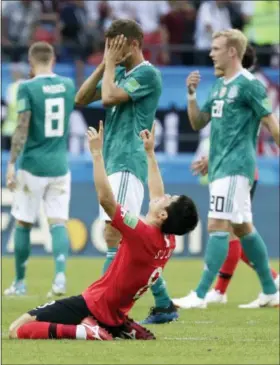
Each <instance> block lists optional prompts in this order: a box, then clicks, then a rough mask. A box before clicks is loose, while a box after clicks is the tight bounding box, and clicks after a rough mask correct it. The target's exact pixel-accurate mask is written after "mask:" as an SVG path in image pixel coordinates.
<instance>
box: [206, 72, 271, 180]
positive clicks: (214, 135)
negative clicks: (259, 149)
mask: <svg viewBox="0 0 280 365" xmlns="http://www.w3.org/2000/svg"><path fill="white" fill-rule="evenodd" d="M202 111H203V112H206V113H209V114H210V115H211V138H210V154H209V181H210V182H212V181H214V180H217V179H220V178H223V177H226V176H234V175H241V176H245V177H247V178H248V179H249V180H250V183H253V180H254V174H255V165H256V143H257V136H258V131H259V128H260V121H261V119H262V118H263V117H264V116H266V115H268V114H271V112H272V110H271V105H270V103H269V100H268V97H267V93H266V90H265V87H264V86H263V85H262V83H261V82H260V81H259V80H257V79H256V78H255V76H253V75H252V74H251V73H250V72H248V71H247V70H244V69H243V70H242V71H241V72H240V73H239V74H238V75H236V76H235V77H234V78H233V79H231V80H227V82H226V81H225V80H224V78H220V79H218V80H217V81H216V82H215V84H214V85H213V88H212V90H211V92H210V96H209V98H208V100H207V102H206V103H205V105H204V106H203V108H202Z"/></svg>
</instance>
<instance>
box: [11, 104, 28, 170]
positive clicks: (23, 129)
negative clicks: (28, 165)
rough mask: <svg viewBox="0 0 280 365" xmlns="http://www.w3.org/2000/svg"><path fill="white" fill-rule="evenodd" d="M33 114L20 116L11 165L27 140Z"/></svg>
mask: <svg viewBox="0 0 280 365" xmlns="http://www.w3.org/2000/svg"><path fill="white" fill-rule="evenodd" d="M30 117H31V112H30V111H26V112H23V113H21V114H19V120H18V125H17V127H16V130H15V132H14V134H13V137H12V143H11V151H10V163H12V164H14V163H15V162H16V160H17V158H18V156H19V154H20V153H21V151H22V149H23V146H24V145H25V142H26V140H27V136H28V129H29V122H30Z"/></svg>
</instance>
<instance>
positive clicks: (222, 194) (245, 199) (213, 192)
mask: <svg viewBox="0 0 280 365" xmlns="http://www.w3.org/2000/svg"><path fill="white" fill-rule="evenodd" d="M250 189H251V186H250V183H249V179H248V178H247V177H245V176H239V175H237V176H227V177H224V178H221V179H218V180H215V181H213V182H212V183H210V184H209V192H210V209H209V214H208V217H209V218H216V219H225V220H229V221H231V222H232V223H236V224H241V223H244V222H252V211H251V198H250Z"/></svg>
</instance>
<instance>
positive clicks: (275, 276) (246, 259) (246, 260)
mask: <svg viewBox="0 0 280 365" xmlns="http://www.w3.org/2000/svg"><path fill="white" fill-rule="evenodd" d="M241 260H242V261H243V262H245V264H247V265H248V266H250V267H252V268H254V267H253V266H252V265H251V263H250V261H249V260H248V258H247V256H246V255H245V252H244V250H243V249H242V253H241ZM270 270H271V275H272V277H273V279H274V280H275V279H276V278H277V276H278V272H277V271H276V270H274V269H272V268H271V269H270Z"/></svg>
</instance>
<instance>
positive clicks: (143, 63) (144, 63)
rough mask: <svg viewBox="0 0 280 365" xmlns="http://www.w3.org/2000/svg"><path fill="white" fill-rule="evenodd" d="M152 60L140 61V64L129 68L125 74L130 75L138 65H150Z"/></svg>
mask: <svg viewBox="0 0 280 365" xmlns="http://www.w3.org/2000/svg"><path fill="white" fill-rule="evenodd" d="M149 63H150V62H149V61H146V60H144V61H143V62H141V63H139V64H138V65H136V66H135V67H134V68H132V69H131V70H129V71H128V72H126V71H125V74H124V76H125V77H126V76H128V75H130V74H131V73H132V72H133V71H135V70H136V69H137V68H138V67H141V66H144V65H148V64H149Z"/></svg>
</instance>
